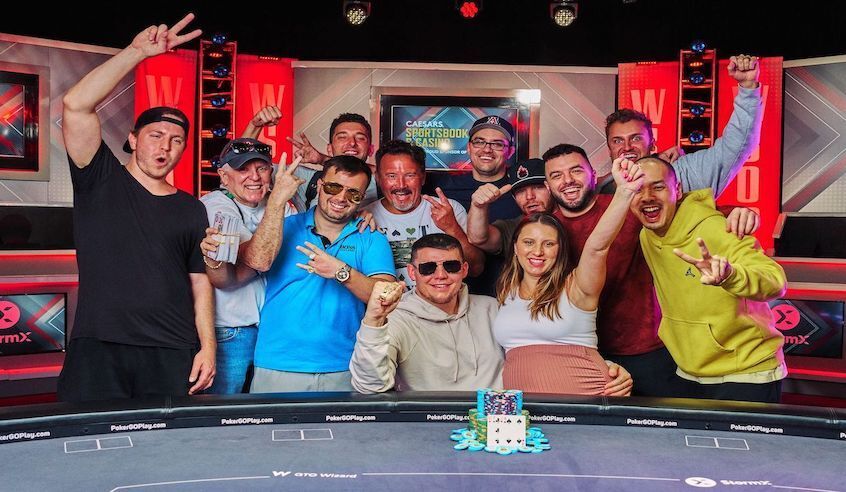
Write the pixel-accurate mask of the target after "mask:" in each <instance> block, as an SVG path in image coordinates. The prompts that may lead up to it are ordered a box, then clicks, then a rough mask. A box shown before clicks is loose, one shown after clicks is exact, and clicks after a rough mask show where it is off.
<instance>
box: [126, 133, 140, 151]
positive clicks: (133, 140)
mask: <svg viewBox="0 0 846 492" xmlns="http://www.w3.org/2000/svg"><path fill="white" fill-rule="evenodd" d="M126 139H127V140H128V141H129V147H130V148H131V149H132V151H133V152H135V148H136V147H137V146H138V137H136V136H135V133H134V132H129V135H128V136H127V137H126Z"/></svg>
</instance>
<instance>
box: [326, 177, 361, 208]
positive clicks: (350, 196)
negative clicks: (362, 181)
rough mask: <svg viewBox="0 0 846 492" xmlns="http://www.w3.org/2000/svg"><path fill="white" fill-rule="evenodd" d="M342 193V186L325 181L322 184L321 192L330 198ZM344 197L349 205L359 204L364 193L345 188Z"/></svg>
mask: <svg viewBox="0 0 846 492" xmlns="http://www.w3.org/2000/svg"><path fill="white" fill-rule="evenodd" d="M342 191H344V185H342V184H338V183H333V182H331V181H326V182H324V183H323V192H324V193H328V194H330V195H332V196H335V195H337V194H338V193H340V192H342ZM344 197H346V199H347V200H349V201H350V202H351V203H355V204H359V203H361V201H362V200H363V199H364V193H362V192H360V191H358V190H354V189H352V188H347V189H346V192H345V193H344Z"/></svg>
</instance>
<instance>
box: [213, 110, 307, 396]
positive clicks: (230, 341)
mask: <svg viewBox="0 0 846 492" xmlns="http://www.w3.org/2000/svg"><path fill="white" fill-rule="evenodd" d="M257 116H258V115H257ZM270 155H271V148H270V146H269V145H267V144H265V143H262V142H259V141H258V140H255V139H252V138H238V139H235V140H232V141H231V142H229V143H227V144H226V146H224V148H223V151H222V152H221V154H220V159H219V160H218V161H216V162H215V166H216V167H217V172H218V175H219V176H220V183H221V189H219V190H215V191H212V192H211V193H207V194H206V195H204V196H203V197H202V198H200V201H201V202H203V205H205V206H206V211H207V212H208V218H209V223H212V224H213V223H214V221H215V216H216V215H217V214H223V215H226V216H229V218H230V220H234V221H235V223H236V224H237V227H238V231H237V234H238V236H239V248H243V247H246V244H247V243H248V242H249V241H250V239H251V238H252V236H253V234H254V233H255V232H256V229H257V228H258V227H259V226H260V224H261V222H263V221H265V220H267V221H272V222H281V221H282V220H284V218H285V217H287V216H289V215H293V214H295V213H297V209H296V208H295V207H294V205H293V204H292V203H291V198H293V196H294V194H295V193H296V191H297V186H299V184H300V183H301V182H302V180H300V179H297V178H296V177H295V176H292V175H290V176H289V175H287V173H285V172H284V171H283V172H281V173H279V174H277V180H276V183H275V184H274V186H273V190H272V191H271V187H270V184H271V175H272V174H273V164H272V162H271V160H270ZM283 160H284V157H283ZM291 167H296V166H291ZM220 232H221V231H219V230H217V229H215V228H213V227H210V228H208V229H206V238H205V239H204V240H203V242H202V243H201V249H203V252H204V255H205V256H204V258H203V261H204V262H205V263H206V273H207V274H208V276H209V280H211V283H212V285H213V286H214V287H215V322H214V326H215V334H216V336H217V377H216V378H215V381H214V384H212V386H211V387H210V388H209V389H208V390H207V392H208V393H216V394H232V393H241V392H242V391H243V388H244V386H245V384H246V382H247V378H248V372H249V367H250V366H251V365H252V363H253V353H254V352H255V346H256V338H257V336H258V322H259V311H260V310H261V306H262V304H263V303H264V277H263V276H262V275H261V274H257V272H256V271H255V270H253V269H252V268H247V267H243V268H240V269H239V268H236V265H233V264H231V263H226V262H225V261H219V260H214V259H210V258H208V257H211V258H213V257H214V252H216V251H217V247H218V246H219V245H220V241H221V240H222V239H225V238H221V236H219V234H220Z"/></svg>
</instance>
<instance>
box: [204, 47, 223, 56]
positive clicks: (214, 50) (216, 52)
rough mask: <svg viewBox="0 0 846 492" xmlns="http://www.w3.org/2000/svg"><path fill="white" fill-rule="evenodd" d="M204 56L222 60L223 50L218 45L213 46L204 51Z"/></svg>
mask: <svg viewBox="0 0 846 492" xmlns="http://www.w3.org/2000/svg"><path fill="white" fill-rule="evenodd" d="M206 56H207V57H209V58H223V48H221V47H220V45H216V44H213V45H212V46H211V48H209V49H207V50H206Z"/></svg>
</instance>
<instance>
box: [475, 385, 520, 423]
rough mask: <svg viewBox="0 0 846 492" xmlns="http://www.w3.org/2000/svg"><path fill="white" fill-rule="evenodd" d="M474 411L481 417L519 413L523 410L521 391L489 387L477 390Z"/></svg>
mask: <svg viewBox="0 0 846 492" xmlns="http://www.w3.org/2000/svg"><path fill="white" fill-rule="evenodd" d="M476 411H477V413H478V416H479V417H482V418H484V417H485V416H486V415H520V414H521V413H522V411H523V392H522V391H519V390H506V391H497V390H492V389H490V388H485V389H480V390H477V391H476Z"/></svg>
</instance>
